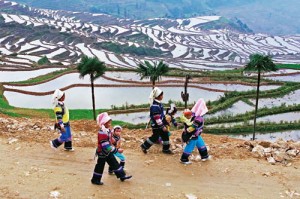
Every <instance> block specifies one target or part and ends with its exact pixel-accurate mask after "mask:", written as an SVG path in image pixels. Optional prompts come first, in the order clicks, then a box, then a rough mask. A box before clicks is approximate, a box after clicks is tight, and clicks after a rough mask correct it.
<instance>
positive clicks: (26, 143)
mask: <svg viewBox="0 0 300 199" xmlns="http://www.w3.org/2000/svg"><path fill="white" fill-rule="evenodd" d="M52 125H53V121H52V120H50V119H26V118H9V117H7V116H4V115H0V143H1V144H0V159H1V167H0V173H1V175H0V181H1V183H0V198H104V197H106V198H116V197H118V198H300V188H299V182H300V154H299V150H300V142H292V141H288V142H286V141H283V140H278V141H276V142H274V143H270V142H266V141H244V140H238V139H232V138H229V137H227V136H215V135H207V134H205V133H204V134H203V135H202V136H203V138H204V140H205V141H206V143H207V145H208V148H209V153H210V154H211V155H212V159H211V160H210V161H207V162H201V161H200V159H199V157H198V156H197V155H198V154H197V152H196V151H194V154H193V156H192V158H191V159H192V161H193V164H191V165H182V164H180V163H179V158H180V155H181V152H182V145H181V141H180V133H181V131H180V130H176V131H173V132H172V136H171V141H172V149H173V150H174V152H175V154H173V155H165V154H162V153H161V145H159V144H156V145H154V146H153V147H152V148H151V149H150V150H149V153H148V154H146V155H145V154H143V153H142V152H141V150H140V148H139V145H140V144H141V142H142V141H143V139H144V138H146V137H147V136H149V135H150V134H151V130H150V129H146V130H145V129H139V130H128V129H124V131H123V143H124V147H123V148H124V149H125V151H124V153H125V155H126V157H127V163H126V171H127V173H128V174H131V175H133V178H132V179H131V180H129V181H125V182H120V181H119V180H117V179H116V178H115V176H111V175H108V174H106V171H105V174H104V177H103V182H104V185H103V186H95V185H92V184H91V183H90V178H91V175H92V172H93V168H94V166H95V163H96V161H95V160H94V151H95V148H96V142H97V125H96V124H95V123H94V122H93V121H87V120H81V121H72V123H71V127H72V131H73V136H74V138H73V140H74V146H75V148H76V150H75V151H74V152H65V151H63V149H62V148H60V149H58V150H56V151H53V150H52V149H51V148H50V146H49V140H51V139H54V138H56V137H58V136H59V133H57V132H56V131H54V130H53V127H52ZM204 132H205V131H204ZM106 169H107V168H106Z"/></svg>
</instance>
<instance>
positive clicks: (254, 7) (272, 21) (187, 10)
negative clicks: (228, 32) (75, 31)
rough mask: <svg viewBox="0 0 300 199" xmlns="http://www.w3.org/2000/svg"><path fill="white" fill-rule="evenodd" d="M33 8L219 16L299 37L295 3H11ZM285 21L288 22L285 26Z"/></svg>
mask: <svg viewBox="0 0 300 199" xmlns="http://www.w3.org/2000/svg"><path fill="white" fill-rule="evenodd" d="M15 1H16V2H19V3H26V4H28V5H30V6H33V7H39V8H47V9H55V10H60V9H62V10H69V11H80V12H91V13H106V14H110V15H113V16H117V17H122V18H131V19H147V18H154V17H169V18H174V19H176V18H189V17H195V16H201V15H220V16H224V17H226V18H228V19H235V18H238V19H239V20H240V21H243V23H245V24H247V25H248V26H249V28H250V29H252V30H253V31H254V32H256V33H259V32H261V33H268V34H273V35H289V34H299V33H300V28H299V26H298V23H297V20H295V19H297V18H300V13H299V12H298V9H297V8H299V7H300V2H299V1H297V0H287V1H284V2H282V1H280V0H274V1H273V0H265V1H263V2H261V1H259V0H250V1H249V0H248V1H241V0H226V1H225V0H222V1H220V0H204V1H203V0H168V1H166V0H164V1H162V0H134V1H133V0H122V1H120V0H103V1H96V0H72V1H70V0H65V1H57V0H56V1H55V0H15ZM286 22H289V23H286Z"/></svg>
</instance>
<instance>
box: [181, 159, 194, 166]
mask: <svg viewBox="0 0 300 199" xmlns="http://www.w3.org/2000/svg"><path fill="white" fill-rule="evenodd" d="M180 163H181V164H185V165H189V164H192V162H190V161H189V160H188V161H182V160H180Z"/></svg>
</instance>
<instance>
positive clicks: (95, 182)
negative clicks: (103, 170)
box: [91, 178, 103, 185]
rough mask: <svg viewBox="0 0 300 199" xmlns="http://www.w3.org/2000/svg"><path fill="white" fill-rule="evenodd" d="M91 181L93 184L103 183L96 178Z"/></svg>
mask: <svg viewBox="0 0 300 199" xmlns="http://www.w3.org/2000/svg"><path fill="white" fill-rule="evenodd" d="M91 182H92V184H95V185H103V182H101V181H100V180H95V179H93V178H92V179H91Z"/></svg>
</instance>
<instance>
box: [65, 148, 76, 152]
mask: <svg viewBox="0 0 300 199" xmlns="http://www.w3.org/2000/svg"><path fill="white" fill-rule="evenodd" d="M64 150H65V151H70V152H73V151H75V149H74V148H72V149H66V148H64Z"/></svg>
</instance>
